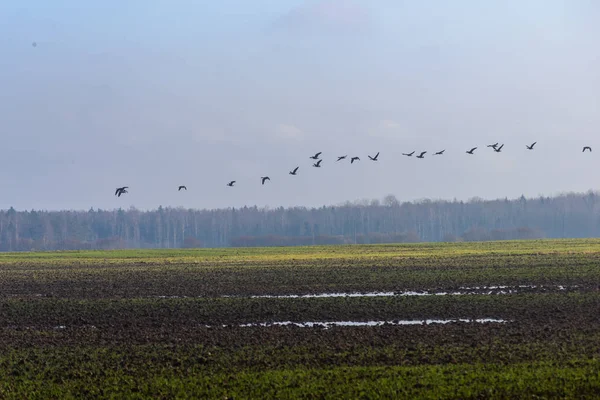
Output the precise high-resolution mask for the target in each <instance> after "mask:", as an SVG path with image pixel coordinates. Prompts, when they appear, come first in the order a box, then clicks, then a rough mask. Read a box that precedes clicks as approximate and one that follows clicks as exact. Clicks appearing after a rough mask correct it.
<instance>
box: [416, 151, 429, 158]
mask: <svg viewBox="0 0 600 400" xmlns="http://www.w3.org/2000/svg"><path fill="white" fill-rule="evenodd" d="M426 153H427V152H426V151H422V152H421V154H419V155H418V156H417V158H425V154H426Z"/></svg>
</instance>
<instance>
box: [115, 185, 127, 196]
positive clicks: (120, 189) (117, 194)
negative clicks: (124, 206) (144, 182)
mask: <svg viewBox="0 0 600 400" xmlns="http://www.w3.org/2000/svg"><path fill="white" fill-rule="evenodd" d="M125 189H129V186H123V187H120V188H117V190H115V196H117V197H121V195H122V194H123V193H128V192H127V190H125Z"/></svg>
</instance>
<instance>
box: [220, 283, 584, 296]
mask: <svg viewBox="0 0 600 400" xmlns="http://www.w3.org/2000/svg"><path fill="white" fill-rule="evenodd" d="M576 287H577V286H571V288H576ZM524 289H546V290H566V289H567V287H566V286H563V285H557V286H544V285H539V286H538V285H518V286H475V287H460V288H458V290H455V291H451V292H442V291H431V290H424V291H405V292H366V293H346V292H333V293H316V294H301V295H298V294H288V295H268V294H267V295H254V296H249V297H250V298H251V299H310V298H327V297H394V296H399V297H402V296H464V295H503V294H514V293H518V292H519V291H523V290H524ZM222 297H233V298H235V297H243V296H222Z"/></svg>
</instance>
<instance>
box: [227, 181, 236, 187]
mask: <svg viewBox="0 0 600 400" xmlns="http://www.w3.org/2000/svg"><path fill="white" fill-rule="evenodd" d="M234 183H235V181H231V182H229V183H228V184H227V186H229V187H233V184H234Z"/></svg>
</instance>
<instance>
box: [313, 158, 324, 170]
mask: <svg viewBox="0 0 600 400" xmlns="http://www.w3.org/2000/svg"><path fill="white" fill-rule="evenodd" d="M322 161H323V160H319V161H317V162H316V163H315V164H313V167H315V168H321V162H322Z"/></svg>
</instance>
